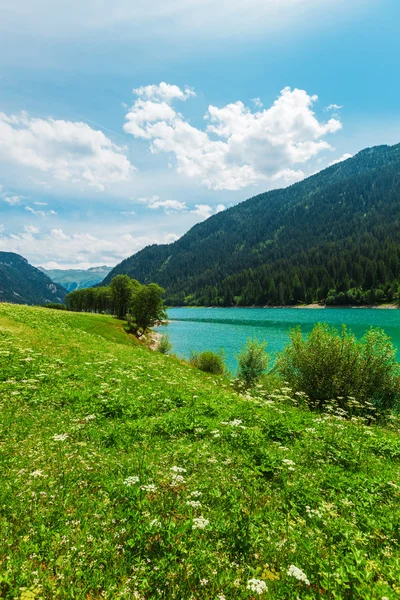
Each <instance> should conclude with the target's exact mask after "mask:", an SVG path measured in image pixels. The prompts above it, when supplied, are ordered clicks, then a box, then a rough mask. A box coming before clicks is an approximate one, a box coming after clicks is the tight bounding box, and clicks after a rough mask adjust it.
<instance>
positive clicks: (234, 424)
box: [228, 419, 243, 427]
mask: <svg viewBox="0 0 400 600" xmlns="http://www.w3.org/2000/svg"><path fill="white" fill-rule="evenodd" d="M242 423H243V421H242V420H241V419H233V421H229V423H228V425H230V426H231V427H239V426H240V425H241V424H242Z"/></svg>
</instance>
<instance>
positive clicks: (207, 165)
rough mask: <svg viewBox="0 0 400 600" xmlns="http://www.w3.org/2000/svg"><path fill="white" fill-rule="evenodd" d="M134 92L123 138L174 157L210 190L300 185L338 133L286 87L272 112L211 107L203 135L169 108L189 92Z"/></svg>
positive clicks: (311, 100)
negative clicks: (309, 164) (307, 169)
mask: <svg viewBox="0 0 400 600" xmlns="http://www.w3.org/2000/svg"><path fill="white" fill-rule="evenodd" d="M162 85H164V86H167V88H164V87H163V88H161V86H162ZM170 87H171V88H173V91H171V90H170V89H169V88H170ZM148 88H150V90H149V91H146V92H144V91H142V90H145V89H148ZM160 90H163V91H160ZM166 90H168V92H167V91H166ZM138 91H139V92H140V93H139V95H138V97H137V99H136V100H135V102H134V104H133V105H132V107H131V109H130V111H129V112H128V113H127V115H126V123H125V125H124V130H125V131H126V132H127V133H129V134H131V135H133V136H134V137H136V138H141V139H143V140H147V141H148V142H149V144H150V151H151V152H152V153H162V152H165V153H168V154H170V155H173V156H175V160H176V169H177V171H178V173H182V174H183V175H185V176H187V177H193V178H198V179H200V181H201V182H202V183H203V184H204V185H206V186H207V187H208V188H211V189H215V190H239V189H242V188H244V187H247V186H249V185H253V184H256V183H259V182H264V183H265V182H268V181H269V182H276V181H282V182H284V183H292V182H294V181H298V180H299V179H301V178H302V177H303V176H304V173H303V171H302V170H301V169H300V168H299V166H302V165H304V164H305V163H307V161H308V160H310V159H311V158H313V157H316V156H317V155H318V154H319V153H320V152H322V151H324V150H331V149H332V147H331V145H330V144H329V143H328V142H327V141H326V140H325V139H324V138H325V137H326V136H327V135H328V134H332V133H335V132H336V131H338V130H339V129H341V126H342V125H341V122H340V121H339V119H338V118H333V117H332V118H330V119H329V120H328V121H326V122H321V121H319V120H318V119H317V117H316V115H315V113H314V111H313V110H312V109H313V105H314V104H315V102H316V101H317V99H318V97H317V96H310V95H309V94H308V93H307V92H306V91H304V90H299V89H294V90H292V89H291V88H289V87H286V88H284V89H283V90H282V91H281V93H280V95H279V97H278V98H277V99H276V101H275V102H274V104H273V105H272V106H271V107H270V108H268V109H263V110H261V107H260V110H256V111H255V112H252V111H251V109H249V108H248V107H246V106H245V105H244V104H243V102H241V101H237V102H234V103H231V104H227V105H226V106H224V107H222V108H218V107H216V106H212V105H210V106H209V107H208V110H207V112H206V114H205V116H204V119H205V120H206V122H207V126H206V127H205V129H198V128H197V127H194V126H192V125H191V124H190V123H189V122H188V121H187V120H186V119H185V118H184V117H183V116H182V114H181V113H179V112H177V111H176V110H175V109H174V108H173V107H172V105H171V104H172V102H173V101H174V100H186V99H187V98H188V95H187V92H186V91H182V90H180V89H179V88H177V86H168V84H160V85H159V86H147V88H138V89H137V90H136V92H135V93H137V92H138ZM260 102H261V101H260Z"/></svg>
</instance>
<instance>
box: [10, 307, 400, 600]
mask: <svg viewBox="0 0 400 600" xmlns="http://www.w3.org/2000/svg"><path fill="white" fill-rule="evenodd" d="M295 404H296V398H295V397H294V396H292V394H291V391H290V390H288V389H286V388H283V389H280V390H279V391H276V392H275V393H272V394H271V392H269V393H266V392H263V391H262V389H261V388H259V389H258V391H257V393H253V394H252V395H250V394H248V395H240V394H238V393H236V392H235V391H234V390H233V389H232V388H231V386H230V382H229V381H228V380H227V379H224V377H221V376H212V375H207V374H205V373H202V372H200V371H198V370H196V369H194V368H191V367H189V366H188V365H186V364H184V363H182V362H181V361H179V360H178V359H176V358H174V357H168V356H163V355H161V354H160V353H156V352H152V351H150V350H149V349H147V348H145V347H143V346H142V345H140V344H139V343H138V342H137V341H135V339H134V338H133V337H132V336H129V335H127V334H126V333H125V332H124V330H123V327H122V323H121V322H120V321H118V320H116V319H114V318H112V317H108V316H101V315H89V314H78V313H70V312H62V311H55V310H54V311H53V310H49V309H44V308H30V307H25V306H16V305H9V304H0V426H1V428H0V473H1V485H0V598H10V599H20V600H35V599H36V600H39V599H43V600H44V599H46V600H47V599H85V600H95V599H101V598H109V599H114V598H116V599H117V598H126V599H131V598H133V599H143V600H144V599H146V600H147V599H153V598H154V599H157V598H160V599H162V598H165V599H167V598H168V599H177V600H203V599H207V600H224V599H225V600H233V599H255V598H262V599H264V598H265V599H267V598H268V599H274V600H278V599H280V600H288V599H294V600H297V599H298V598H299V599H302V600H303V599H304V600H305V599H314V598H315V599H331V598H334V599H347V598H348V599H363V600H364V599H371V600H375V599H379V600H384V599H389V600H394V599H396V598H400V551H399V524H400V478H399V460H400V439H399V430H400V421H399V419H398V418H397V417H393V418H392V419H389V420H388V421H387V423H385V424H384V426H383V425H381V426H371V427H369V426H367V425H365V424H364V422H363V421H362V420H357V419H355V420H344V419H343V417H341V416H340V415H335V414H322V413H315V412H310V411H308V410H306V409H301V408H299V407H296V406H295Z"/></svg>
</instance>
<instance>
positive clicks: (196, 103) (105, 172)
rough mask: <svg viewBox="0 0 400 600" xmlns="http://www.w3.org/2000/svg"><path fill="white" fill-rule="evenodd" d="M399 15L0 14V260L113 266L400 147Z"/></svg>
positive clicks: (291, 0)
mask: <svg viewBox="0 0 400 600" xmlns="http://www.w3.org/2000/svg"><path fill="white" fill-rule="evenodd" d="M399 22H400V3H399V2H398V0H352V1H351V2H349V1H348V0H246V2H243V1H242V0H240V1H239V0H229V1H228V0H153V1H152V2H148V0H146V1H145V0H135V1H134V2H132V0H114V2H112V3H111V2H109V0H96V1H94V0H68V1H67V0H57V2H54V0H36V1H35V2H34V3H33V2H32V1H31V0H13V2H2V3H0V251H9V252H17V253H18V254H21V255H22V256H24V257H25V258H27V259H28V260H29V262H31V263H32V264H34V265H36V266H39V265H41V266H45V267H47V268H73V267H76V268H88V267H91V266H96V265H103V264H105V265H110V266H113V265H115V264H117V263H119V262H120V261H121V260H123V259H124V258H126V257H127V256H130V255H132V254H134V253H135V252H137V251H138V250H140V249H141V248H143V247H145V246H147V245H149V244H154V243H162V244H164V243H170V242H173V241H174V240H176V239H178V238H179V237H180V236H182V235H183V234H184V233H185V232H186V231H188V230H189V229H190V228H191V227H192V226H193V225H195V224H196V223H198V222H200V221H202V220H204V219H206V218H208V217H209V216H211V215H213V214H216V213H217V212H219V211H221V210H224V209H225V208H228V207H230V206H232V205H235V204H237V203H238V202H241V201H243V200H246V199H247V198H250V197H252V196H254V195H256V194H259V193H261V192H264V191H266V190H270V189H274V188H278V187H284V186H287V185H290V184H292V183H295V182H296V181H299V180H301V179H303V178H304V177H307V176H309V175H311V174H313V173H315V172H317V171H319V170H321V169H323V168H325V167H327V166H328V165H330V164H332V163H334V162H336V161H339V160H345V159H346V158H348V157H350V156H352V155H354V154H355V153H356V152H358V151H359V150H361V149H363V148H365V147H370V146H375V145H378V144H396V143H399V142H400V113H399V97H400V78H399V77H398V56H399V55H400V37H399V36H398V23H399Z"/></svg>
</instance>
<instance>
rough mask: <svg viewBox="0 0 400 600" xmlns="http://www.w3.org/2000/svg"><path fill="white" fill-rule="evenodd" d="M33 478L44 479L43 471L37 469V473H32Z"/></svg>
mask: <svg viewBox="0 0 400 600" xmlns="http://www.w3.org/2000/svg"><path fill="white" fill-rule="evenodd" d="M31 477H43V471H42V470H41V469H36V471H32V473H31Z"/></svg>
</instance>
